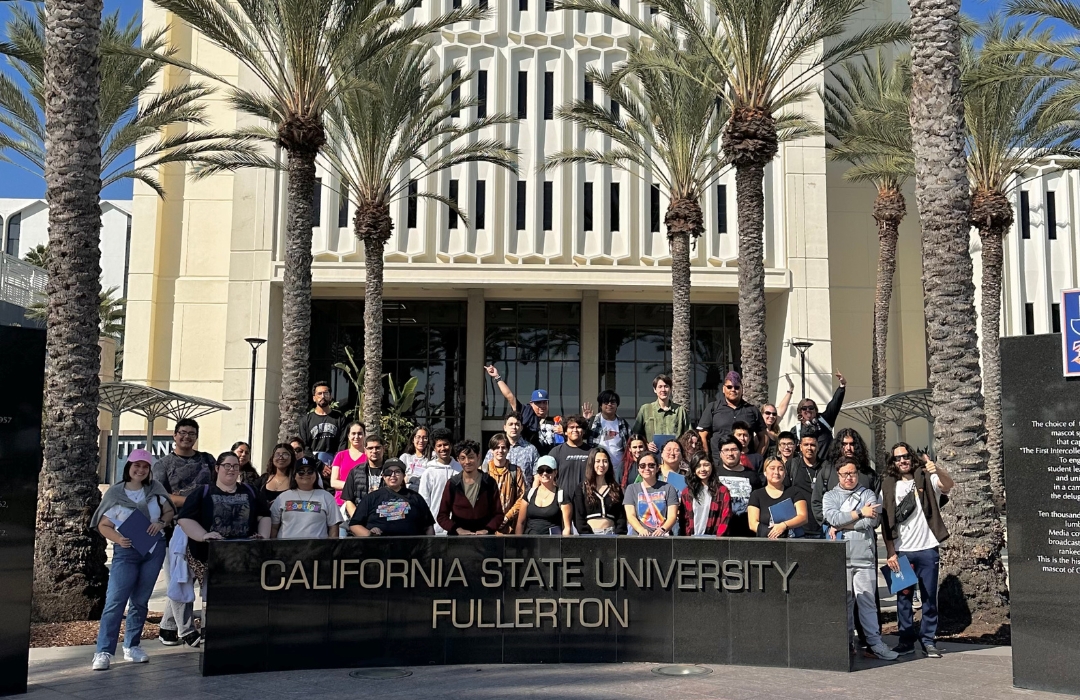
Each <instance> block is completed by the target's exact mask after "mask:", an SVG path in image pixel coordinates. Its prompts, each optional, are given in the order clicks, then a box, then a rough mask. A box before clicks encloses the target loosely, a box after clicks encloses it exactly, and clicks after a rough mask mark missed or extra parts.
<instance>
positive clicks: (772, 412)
mask: <svg viewBox="0 0 1080 700" xmlns="http://www.w3.org/2000/svg"><path fill="white" fill-rule="evenodd" d="M761 415H763V416H775V415H776V411H762V412H761Z"/></svg>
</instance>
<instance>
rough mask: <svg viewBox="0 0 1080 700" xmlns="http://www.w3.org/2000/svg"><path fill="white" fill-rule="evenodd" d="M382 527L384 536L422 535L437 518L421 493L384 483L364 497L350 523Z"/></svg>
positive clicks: (370, 527)
mask: <svg viewBox="0 0 1080 700" xmlns="http://www.w3.org/2000/svg"><path fill="white" fill-rule="evenodd" d="M353 525H363V526H364V527H366V528H367V529H369V530H371V529H372V528H376V527H377V528H379V530H380V531H382V534H383V535H387V536H392V535H423V534H424V533H425V532H427V529H428V528H429V527H432V526H433V525H435V518H433V517H432V516H431V510H430V509H429V508H428V506H427V503H426V502H425V501H424V499H423V498H421V497H420V494H418V493H416V492H415V491H410V490H409V489H404V488H403V489H401V490H400V491H397V492H395V491H393V490H391V489H390V488H388V487H386V486H383V487H382V488H380V489H379V490H377V491H373V492H372V493H369V494H368V495H366V496H364V498H363V499H361V501H360V503H359V504H358V505H357V506H356V511H355V512H354V513H353V517H352V519H351V520H350V521H349V526H350V527H351V526H353Z"/></svg>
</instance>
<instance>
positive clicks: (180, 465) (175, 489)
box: [152, 452, 216, 496]
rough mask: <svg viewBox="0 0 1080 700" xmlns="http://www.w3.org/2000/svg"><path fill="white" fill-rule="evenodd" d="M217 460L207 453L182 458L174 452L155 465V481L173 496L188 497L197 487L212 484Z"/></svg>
mask: <svg viewBox="0 0 1080 700" xmlns="http://www.w3.org/2000/svg"><path fill="white" fill-rule="evenodd" d="M215 462H216V460H215V459H214V458H213V457H212V456H211V455H210V454H209V453H207V452H196V453H195V454H193V455H191V456H189V457H181V456H180V455H178V454H176V453H175V452H172V453H170V454H167V455H165V456H164V457H162V458H161V459H159V460H158V461H157V462H155V463H154V468H153V470H152V471H153V473H154V481H157V482H158V483H159V484H161V485H162V486H164V487H165V492H166V493H168V494H170V495H172V496H187V495H188V494H189V493H191V492H192V491H194V490H195V489H196V488H197V487H200V486H203V485H205V484H209V483H211V482H212V481H213V480H214V479H213V474H214V464H215Z"/></svg>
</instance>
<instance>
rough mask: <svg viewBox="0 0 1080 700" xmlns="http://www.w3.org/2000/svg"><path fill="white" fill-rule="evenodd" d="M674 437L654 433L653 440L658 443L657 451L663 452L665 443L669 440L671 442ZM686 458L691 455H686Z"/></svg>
mask: <svg viewBox="0 0 1080 700" xmlns="http://www.w3.org/2000/svg"><path fill="white" fill-rule="evenodd" d="M674 439H675V436H674V435H660V434H656V435H653V438H652V441H653V442H654V443H655V444H656V451H657V452H663V451H664V445H666V444H668V443H669V442H671V441H672V440H674ZM686 458H687V459H690V455H686Z"/></svg>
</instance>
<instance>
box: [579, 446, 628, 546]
mask: <svg viewBox="0 0 1080 700" xmlns="http://www.w3.org/2000/svg"><path fill="white" fill-rule="evenodd" d="M622 502H623V490H622V488H621V487H620V486H619V484H618V482H617V481H615V469H614V468H613V466H612V463H611V457H610V456H609V455H608V452H607V450H605V449H604V448H603V447H594V448H593V449H592V451H591V452H589V458H588V459H587V460H586V461H585V482H584V483H583V484H582V488H580V489H578V490H577V492H575V493H574V503H573V505H574V527H576V528H577V531H578V534H579V535H588V534H590V533H591V534H597V535H625V534H626V510H625V509H624V508H623V505H622Z"/></svg>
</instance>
